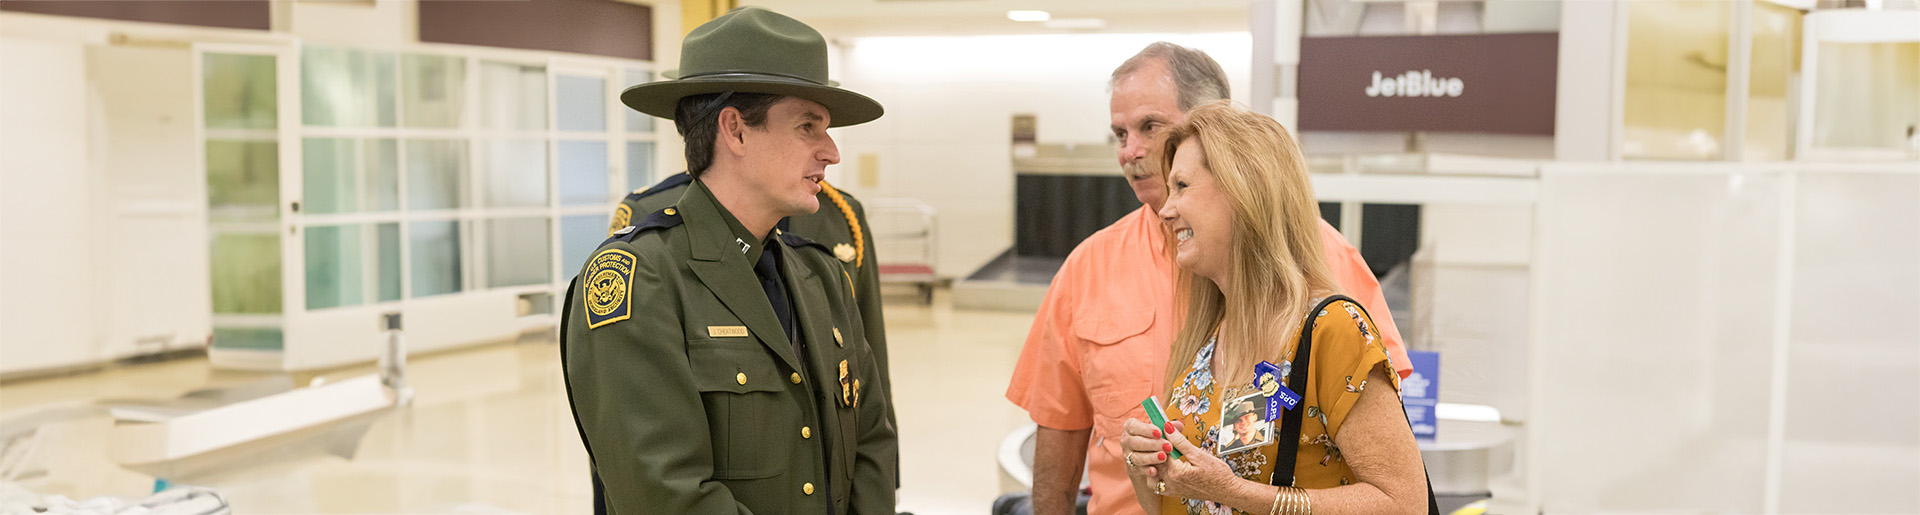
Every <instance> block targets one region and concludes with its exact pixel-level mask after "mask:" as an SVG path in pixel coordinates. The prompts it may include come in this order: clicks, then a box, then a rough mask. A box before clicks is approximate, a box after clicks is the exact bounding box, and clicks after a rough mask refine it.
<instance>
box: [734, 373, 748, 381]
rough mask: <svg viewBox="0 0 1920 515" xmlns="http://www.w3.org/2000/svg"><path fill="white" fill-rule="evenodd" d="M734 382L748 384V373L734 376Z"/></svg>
mask: <svg viewBox="0 0 1920 515" xmlns="http://www.w3.org/2000/svg"><path fill="white" fill-rule="evenodd" d="M733 380H734V382H737V383H740V384H747V373H746V372H741V373H740V375H736V376H733Z"/></svg>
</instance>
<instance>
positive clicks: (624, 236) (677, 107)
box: [560, 7, 899, 515]
mask: <svg viewBox="0 0 1920 515" xmlns="http://www.w3.org/2000/svg"><path fill="white" fill-rule="evenodd" d="M680 60H681V64H682V69H681V70H680V71H679V73H677V74H674V73H669V74H667V75H666V76H667V77H671V79H669V80H663V81H657V82H651V83H647V84H640V85H636V86H633V87H631V88H628V89H627V90H626V91H625V92H623V93H622V94H621V96H620V99H621V101H622V102H623V103H625V104H626V105H627V106H628V107H631V108H633V109H635V110H637V111H640V112H643V113H647V114H650V115H654V116H660V117H668V116H671V117H672V118H673V119H674V122H675V125H676V126H677V127H678V129H679V130H680V132H681V135H682V136H683V137H685V138H686V139H687V142H688V144H687V158H688V163H687V169H688V170H689V171H690V172H691V175H690V179H691V180H690V182H689V184H688V185H687V186H686V188H685V191H684V193H683V194H681V195H680V197H679V198H678V200H677V201H676V202H675V203H674V204H673V205H672V206H671V207H667V208H663V209H661V210H659V211H655V212H651V213H650V214H648V215H647V216H646V217H644V218H643V219H641V220H640V222H639V223H636V224H634V225H632V226H630V227H623V228H621V229H620V230H618V231H615V233H614V235H613V236H612V237H609V238H608V239H607V241H606V242H604V243H601V245H600V248H599V249H597V250H595V251H594V253H593V255H592V257H591V258H589V259H588V261H587V263H586V264H585V266H584V267H583V268H582V270H581V272H580V275H579V276H577V277H575V278H574V282H573V284H571V285H569V287H568V290H567V305H566V311H564V312H563V313H562V315H561V316H562V319H563V320H562V326H563V327H562V329H561V341H560V347H561V350H560V352H561V357H562V363H563V367H564V368H565V370H566V383H567V392H568V397H569V401H570V403H571V405H572V408H573V412H574V420H575V422H576V424H577V425H578V426H579V430H580V434H581V440H582V441H583V442H584V443H585V444H586V447H587V454H588V456H589V458H590V461H591V463H592V470H593V480H594V495H595V503H594V511H595V512H596V513H617V514H622V515H637V514H645V513H836V514H837V513H855V514H892V513H893V512H894V478H895V477H896V476H895V472H896V471H895V469H896V466H897V463H898V461H897V460H898V452H899V446H898V440H897V439H896V435H895V431H894V429H893V425H892V423H891V422H889V420H890V419H891V416H892V414H891V409H892V407H891V403H890V400H889V399H888V397H887V396H885V395H883V394H882V390H881V389H880V386H879V383H878V382H877V381H876V379H878V378H880V377H881V375H880V368H879V366H880V362H879V360H878V359H877V358H876V356H875V355H874V353H873V350H872V348H871V347H870V346H869V344H868V341H867V336H866V329H865V325H864V324H863V323H862V320H861V318H860V317H861V313H860V311H859V310H858V309H857V308H856V306H855V301H854V298H853V296H854V290H853V281H852V279H851V274H850V273H848V271H847V266H848V264H847V263H845V262H843V261H842V260H840V259H838V258H837V257H835V256H834V253H833V250H832V249H831V248H829V247H826V246H825V245H821V244H819V243H815V242H813V241H810V240H807V239H805V238H802V237H800V236H797V235H794V234H791V233H787V232H785V231H784V230H781V229H779V228H777V227H775V226H776V224H778V223H779V221H780V220H781V219H783V218H786V217H789V216H794V215H800V214H806V213H811V212H813V211H815V210H817V209H819V208H820V205H819V203H818V201H817V195H818V194H819V192H820V186H819V179H820V177H822V176H823V175H824V173H825V167H826V166H827V165H829V164H832V163H835V162H838V161H839V154H838V149H837V148H835V146H834V144H833V140H832V138H831V137H829V136H828V135H827V133H826V129H827V128H828V127H833V126H843V125H852V124H856V123H864V122H867V121H871V120H873V119H875V118H879V117H880V115H881V113H882V109H881V107H880V104H879V103H878V102H875V101H873V100H872V99H870V98H867V97H865V96H862V95H860V94H858V93H854V92H851V91H847V90H843V89H840V88H838V87H836V85H835V84H834V83H832V82H829V81H827V80H826V75H827V56H826V42H825V40H824V39H823V38H821V36H820V34H819V33H818V32H816V31H814V30H813V29H812V28H811V27H808V26H806V25H805V24H803V23H800V22H799V21H797V20H794V19H792V18H788V17H786V16H782V15H779V14H775V13H773V12H771V11H767V10H764V9H759V8H752V7H748V8H743V9H738V10H735V11H733V12H731V13H728V14H726V15H724V16H721V17H719V18H716V19H714V20H713V21H710V22H708V23H706V24H704V25H701V26H700V27H699V28H697V29H694V31H693V32H692V33H689V34H688V35H687V38H686V41H685V43H684V44H683V46H682V50H681V58H680Z"/></svg>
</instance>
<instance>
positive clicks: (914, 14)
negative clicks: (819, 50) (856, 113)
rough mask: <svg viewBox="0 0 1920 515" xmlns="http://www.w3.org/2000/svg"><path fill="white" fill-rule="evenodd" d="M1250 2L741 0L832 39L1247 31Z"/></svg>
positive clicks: (1225, 0)
mask: <svg viewBox="0 0 1920 515" xmlns="http://www.w3.org/2000/svg"><path fill="white" fill-rule="evenodd" d="M1249 3H1250V2H1249V1H1248V0H740V5H742V6H746V5H753V6H759V7H765V8H767V9H771V10H774V11H777V12H780V13H782V14H786V15H788V16H792V17H794V18H798V19H800V20H801V21H804V22H807V24H809V25H812V26H814V27H815V28H817V29H819V30H820V32H821V33H823V34H825V35H827V37H830V38H843V37H860V36H904V35H972V34H1074V33H1087V32H1104V33H1196V32H1240V31H1246V30H1248V21H1247V9H1248V5H1249ZM1010 10H1042V11H1047V12H1049V13H1052V14H1053V18H1054V19H1056V20H1058V19H1062V18H1100V19H1102V20H1104V21H1105V22H1106V27H1105V28H1103V29H1098V30H1071V29H1048V28H1045V27H1043V26H1042V25H1041V24H1040V23H1034V22H1016V21H1012V20H1009V19H1007V11H1010Z"/></svg>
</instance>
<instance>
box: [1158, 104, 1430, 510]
mask: <svg viewBox="0 0 1920 515" xmlns="http://www.w3.org/2000/svg"><path fill="white" fill-rule="evenodd" d="M1166 145H1167V147H1166V148H1167V151H1166V152H1165V154H1164V157H1163V159H1165V160H1167V168H1165V169H1166V170H1168V177H1167V186H1168V195H1169V196H1168V198H1167V201H1166V204H1165V206H1164V207H1163V208H1162V209H1161V210H1160V216H1161V217H1162V218H1163V219H1164V220H1165V222H1166V224H1167V226H1168V229H1169V230H1170V231H1171V232H1172V234H1173V235H1174V239H1175V241H1176V242H1177V247H1176V254H1175V259H1174V261H1175V263H1177V264H1178V265H1179V267H1180V271H1179V272H1178V273H1179V274H1180V276H1179V286H1178V289H1177V290H1176V291H1178V292H1180V295H1181V300H1182V302H1183V303H1184V305H1185V309H1184V312H1185V317H1184V319H1183V321H1182V326H1181V329H1180V332H1179V334H1178V336H1177V337H1176V339H1175V340H1174V344H1173V354H1172V355H1173V358H1172V359H1170V360H1169V361H1168V363H1167V369H1166V384H1165V385H1163V387H1162V388H1161V390H1160V392H1161V395H1160V398H1161V399H1164V400H1165V401H1166V402H1165V403H1164V404H1165V411H1166V415H1167V418H1168V420H1169V423H1168V424H1167V425H1166V427H1161V428H1156V427H1153V425H1151V424H1149V423H1147V422H1143V421H1140V420H1129V421H1127V426H1126V435H1125V436H1124V437H1123V440H1122V442H1121V445H1123V446H1124V447H1123V448H1124V450H1125V451H1126V455H1125V458H1126V461H1127V462H1128V464H1129V465H1128V467H1127V473H1128V476H1129V477H1130V478H1132V480H1133V488H1134V495H1135V496H1136V498H1137V499H1138V500H1139V501H1140V504H1141V505H1142V506H1143V507H1145V508H1146V510H1147V512H1148V513H1163V514H1172V513H1220V514H1225V513H1254V514H1261V513H1265V514H1306V513H1311V514H1314V515H1338V514H1348V513H1365V514H1393V513H1400V514H1419V513H1427V512H1428V490H1427V484H1426V479H1425V473H1424V469H1423V468H1422V465H1421V462H1420V449H1419V447H1418V445H1417V444H1415V443H1414V439H1413V433H1412V431H1411V430H1410V429H1408V427H1407V422H1406V418H1405V415H1404V414H1403V412H1402V408H1401V405H1400V397H1399V395H1398V393H1397V392H1398V389H1399V376H1398V375H1397V374H1394V373H1393V367H1392V365H1391V364H1390V363H1389V362H1388V358H1387V354H1386V351H1385V350H1384V348H1383V347H1382V343H1381V342H1380V340H1379V338H1378V336H1377V335H1376V334H1375V333H1374V329H1373V324H1372V321H1371V319H1369V318H1368V317H1367V315H1366V312H1365V311H1363V310H1362V309H1361V308H1360V306H1359V305H1357V304H1354V303H1352V302H1347V301H1341V300H1336V301H1334V302H1332V303H1330V304H1326V308H1325V309H1321V310H1314V308H1315V307H1316V306H1319V305H1320V301H1321V299H1326V298H1329V297H1331V296H1333V295H1338V294H1339V293H1340V292H1339V291H1338V288H1337V287H1336V286H1335V283H1334V281H1333V280H1332V279H1330V278H1329V276H1328V273H1327V267H1326V265H1325V264H1324V263H1323V262H1322V260H1321V257H1320V256H1321V252H1320V249H1321V247H1320V241H1319V236H1318V235H1319V231H1318V230H1317V228H1316V226H1315V224H1316V223H1317V217H1318V213H1317V212H1316V209H1315V208H1316V205H1317V204H1316V203H1315V200H1314V196H1313V188H1312V185H1311V184H1310V183H1309V182H1308V179H1307V171H1306V163H1305V161H1304V160H1303V159H1302V157H1301V154H1300V149H1299V147H1298V145H1296V144H1295V143H1294V141H1293V138H1292V137H1291V136H1289V135H1288V134H1287V132H1286V130H1285V129H1284V128H1282V127H1281V126H1280V124H1279V123H1278V122H1275V121H1273V119H1271V118H1268V117H1266V116H1262V115H1259V114H1255V113H1252V112H1248V111H1245V110H1242V109H1238V108H1235V107H1233V106H1232V105H1230V104H1228V103H1227V102H1225V101H1222V102H1218V103H1214V104H1209V105H1205V106H1202V107H1198V108H1195V109H1193V111H1192V112H1191V113H1189V115H1188V118H1187V121H1186V123H1184V124H1182V125H1180V126H1178V127H1176V128H1175V129H1173V132H1172V135H1171V136H1170V137H1169V138H1168V139H1167V143H1166ZM1310 310H1313V311H1316V312H1313V313H1309V312H1308V311H1310ZM1309 317H1312V318H1309ZM1308 320H1312V321H1313V322H1314V323H1313V327H1312V336H1311V342H1312V344H1311V345H1310V346H1309V347H1308V349H1309V351H1308V352H1307V358H1306V360H1305V361H1303V362H1302V364H1304V365H1306V366H1308V368H1307V369H1306V370H1305V371H1304V373H1305V374H1306V377H1305V378H1304V379H1305V380H1304V381H1298V382H1299V383H1300V384H1291V382H1286V381H1285V380H1286V379H1287V377H1288V375H1289V374H1291V373H1292V368H1293V367H1295V366H1300V364H1296V363H1294V362H1293V359H1294V358H1295V357H1296V356H1295V354H1296V352H1297V351H1299V341H1298V340H1299V336H1300V331H1301V328H1302V324H1303V322H1306V321H1308ZM1263 363H1264V364H1265V366H1261V365H1262V364H1263ZM1269 367H1271V368H1269ZM1256 370H1259V371H1260V372H1261V373H1262V374H1271V375H1275V376H1277V377H1278V379H1280V380H1281V381H1273V382H1280V383H1282V385H1283V386H1285V388H1284V389H1280V388H1273V387H1272V386H1268V385H1262V384H1261V383H1260V382H1259V381H1260V378H1258V377H1256ZM1276 371H1277V372H1276ZM1263 386H1266V388H1265V389H1264V390H1263V388H1262V387H1263ZM1280 390H1285V391H1287V392H1298V395H1297V397H1296V398H1297V399H1298V404H1296V405H1295V406H1294V407H1293V408H1292V409H1294V410H1303V411H1302V413H1301V415H1302V416H1301V417H1300V421H1299V422H1298V425H1296V426H1294V428H1295V429H1297V431H1298V434H1299V436H1298V440H1299V442H1298V446H1297V448H1298V451H1297V452H1296V453H1294V455H1292V456H1278V453H1279V452H1280V449H1281V448H1282V447H1284V446H1283V445H1282V444H1283V443H1284V440H1286V438H1285V436H1283V432H1282V422H1281V420H1282V419H1285V418H1287V417H1288V416H1289V415H1290V413H1289V410H1287V409H1284V408H1273V409H1271V410H1269V411H1267V412H1266V413H1279V414H1280V415H1279V416H1277V417H1261V418H1258V419H1259V420H1263V421H1265V422H1264V423H1263V424H1262V425H1259V426H1257V427H1253V428H1252V429H1249V427H1248V425H1247V424H1246V422H1247V421H1248V420H1254V419H1256V417H1254V416H1252V415H1251V414H1249V413H1247V412H1246V411H1245V410H1246V409H1249V407H1250V406H1258V407H1262V408H1264V407H1265V405H1266V403H1267V402H1270V401H1269V399H1272V400H1273V402H1277V401H1278V398H1283V397H1285V395H1284V394H1280V393H1281V392H1280ZM1283 404H1284V403H1282V405H1283ZM1229 411H1232V412H1233V414H1234V415H1240V416H1242V418H1240V419H1237V420H1226V421H1223V420H1222V419H1223V415H1226V414H1227V412H1229ZM1268 424H1270V425H1268ZM1236 426H1238V427H1236ZM1253 430H1257V431H1261V432H1262V433H1261V434H1258V435H1256V434H1251V433H1249V431H1253ZM1246 442H1264V444H1248V443H1246ZM1174 450H1178V451H1179V452H1180V454H1182V455H1183V456H1181V457H1180V458H1178V459H1172V460H1169V459H1168V458H1169V454H1171V452H1172V451H1174ZM1280 460H1287V461H1288V462H1291V463H1292V464H1293V467H1292V468H1293V472H1292V474H1291V477H1292V478H1293V480H1292V481H1287V480H1286V478H1285V477H1282V478H1278V480H1276V478H1275V468H1276V467H1275V465H1276V464H1279V463H1281V462H1280ZM1281 468H1282V469H1283V470H1282V473H1284V468H1285V467H1281ZM1276 483H1277V484H1280V485H1290V486H1275V484H1276Z"/></svg>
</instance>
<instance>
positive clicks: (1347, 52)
mask: <svg viewBox="0 0 1920 515" xmlns="http://www.w3.org/2000/svg"><path fill="white" fill-rule="evenodd" d="M1559 42H1560V37H1559V35H1558V34H1553V33H1540V34H1477V35H1449V36H1363V37H1327V38H1301V40H1300V82H1299V88H1298V92H1299V105H1300V110H1299V123H1298V125H1299V129H1300V130H1303V131H1355V132H1470V133H1495V134H1531V135H1544V136H1551V135H1553V117H1554V101H1555V97H1554V96H1555V93H1556V92H1555V87H1556V83H1557V80H1558V73H1559V66H1558V63H1559V59H1560V50H1559V48H1560V46H1559V45H1560V43H1559Z"/></svg>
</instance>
